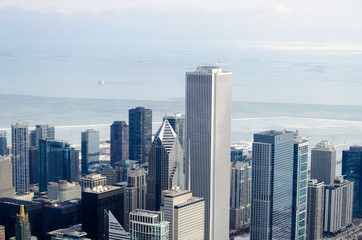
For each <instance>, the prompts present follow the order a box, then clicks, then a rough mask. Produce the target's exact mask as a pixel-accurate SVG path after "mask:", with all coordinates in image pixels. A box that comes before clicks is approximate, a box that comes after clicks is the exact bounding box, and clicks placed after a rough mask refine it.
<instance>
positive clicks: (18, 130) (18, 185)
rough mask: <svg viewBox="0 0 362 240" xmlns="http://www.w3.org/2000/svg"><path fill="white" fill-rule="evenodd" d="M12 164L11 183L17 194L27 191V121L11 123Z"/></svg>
mask: <svg viewBox="0 0 362 240" xmlns="http://www.w3.org/2000/svg"><path fill="white" fill-rule="evenodd" d="M11 131H12V135H11V137H12V148H11V152H12V158H11V160H12V165H13V184H14V187H15V191H16V193H17V194H18V195H23V194H25V193H26V192H29V134H28V124H27V123H13V124H12V125H11Z"/></svg>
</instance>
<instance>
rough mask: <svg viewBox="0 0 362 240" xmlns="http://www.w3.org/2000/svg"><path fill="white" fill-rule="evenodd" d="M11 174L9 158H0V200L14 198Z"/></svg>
mask: <svg viewBox="0 0 362 240" xmlns="http://www.w3.org/2000/svg"><path fill="white" fill-rule="evenodd" d="M12 173H13V172H12V166H11V159H10V157H2V156H0V198H2V197H10V198H11V197H14V194H15V192H14V188H13V176H12Z"/></svg>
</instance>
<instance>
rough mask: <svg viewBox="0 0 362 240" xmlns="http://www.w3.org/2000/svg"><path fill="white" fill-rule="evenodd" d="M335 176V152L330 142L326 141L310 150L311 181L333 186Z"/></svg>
mask: <svg viewBox="0 0 362 240" xmlns="http://www.w3.org/2000/svg"><path fill="white" fill-rule="evenodd" d="M335 176H336V150H335V149H334V146H333V144H332V143H331V142H328V141H326V140H324V141H322V142H320V143H318V144H317V146H316V147H315V148H313V149H312V159H311V179H317V180H318V182H324V184H325V185H330V184H333V182H334V178H335Z"/></svg>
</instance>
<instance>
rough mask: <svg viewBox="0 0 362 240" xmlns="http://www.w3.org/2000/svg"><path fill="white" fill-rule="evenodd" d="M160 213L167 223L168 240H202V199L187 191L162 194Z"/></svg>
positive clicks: (171, 191)
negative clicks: (162, 213) (161, 212)
mask: <svg viewBox="0 0 362 240" xmlns="http://www.w3.org/2000/svg"><path fill="white" fill-rule="evenodd" d="M162 196H163V198H162V211H163V212H164V216H165V221H168V222H169V226H170V227H169V239H170V240H181V239H185V240H186V239H193V240H203V239H204V224H205V220H204V212H205V211H204V207H205V204H204V199H202V198H198V197H193V196H192V193H191V192H190V191H187V190H181V191H180V190H166V191H163V192H162Z"/></svg>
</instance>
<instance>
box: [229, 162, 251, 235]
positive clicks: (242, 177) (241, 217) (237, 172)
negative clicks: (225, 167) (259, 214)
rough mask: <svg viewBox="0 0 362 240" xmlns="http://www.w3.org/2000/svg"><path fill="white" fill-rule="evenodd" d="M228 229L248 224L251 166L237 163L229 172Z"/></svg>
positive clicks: (247, 163) (248, 163) (245, 163)
mask: <svg viewBox="0 0 362 240" xmlns="http://www.w3.org/2000/svg"><path fill="white" fill-rule="evenodd" d="M231 172H232V173H231V200H230V228H231V229H233V230H235V229H238V228H240V227H242V226H243V225H246V224H249V223H250V212H251V201H250V199H251V164H250V162H237V163H236V164H235V167H233V168H232V170H231Z"/></svg>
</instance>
